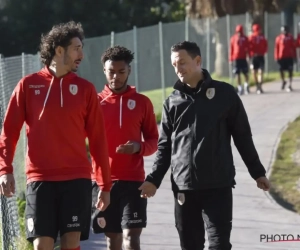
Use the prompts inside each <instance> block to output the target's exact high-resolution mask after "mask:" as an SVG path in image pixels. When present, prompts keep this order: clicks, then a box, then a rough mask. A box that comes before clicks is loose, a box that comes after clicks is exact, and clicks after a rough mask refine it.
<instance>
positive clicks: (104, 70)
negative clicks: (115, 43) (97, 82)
mask: <svg viewBox="0 0 300 250" xmlns="http://www.w3.org/2000/svg"><path fill="white" fill-rule="evenodd" d="M103 73H104V75H105V73H106V69H105V67H103Z"/></svg>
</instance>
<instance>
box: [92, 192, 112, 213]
mask: <svg viewBox="0 0 300 250" xmlns="http://www.w3.org/2000/svg"><path fill="white" fill-rule="evenodd" d="M109 204H110V192H105V191H101V190H100V191H99V193H98V200H97V202H96V205H95V206H96V208H97V209H99V210H100V211H104V210H105V209H106V208H107V207H108V205H109Z"/></svg>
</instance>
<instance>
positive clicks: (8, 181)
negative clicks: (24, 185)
mask: <svg viewBox="0 0 300 250" xmlns="http://www.w3.org/2000/svg"><path fill="white" fill-rule="evenodd" d="M15 190H16V184H15V178H14V176H13V175H12V174H4V175H1V176H0V194H2V195H4V196H6V197H12V196H13V195H14V193H15Z"/></svg>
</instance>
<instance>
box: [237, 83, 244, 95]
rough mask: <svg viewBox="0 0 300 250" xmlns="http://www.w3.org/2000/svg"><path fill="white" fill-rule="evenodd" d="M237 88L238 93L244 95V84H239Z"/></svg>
mask: <svg viewBox="0 0 300 250" xmlns="http://www.w3.org/2000/svg"><path fill="white" fill-rule="evenodd" d="M237 89H238V94H239V95H242V94H243V88H242V86H240V85H238V87H237Z"/></svg>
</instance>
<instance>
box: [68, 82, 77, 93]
mask: <svg viewBox="0 0 300 250" xmlns="http://www.w3.org/2000/svg"><path fill="white" fill-rule="evenodd" d="M69 90H70V92H71V94H72V95H76V94H77V92H78V86H77V85H75V84H70V87H69Z"/></svg>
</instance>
